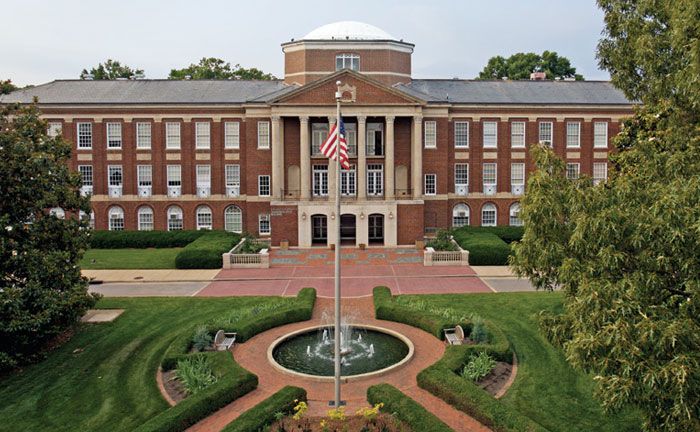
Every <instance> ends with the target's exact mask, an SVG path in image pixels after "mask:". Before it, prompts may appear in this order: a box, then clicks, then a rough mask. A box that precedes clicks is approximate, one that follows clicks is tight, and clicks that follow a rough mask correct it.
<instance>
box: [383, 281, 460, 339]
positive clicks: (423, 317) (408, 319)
mask: <svg viewBox="0 0 700 432" xmlns="http://www.w3.org/2000/svg"><path fill="white" fill-rule="evenodd" d="M373 294H374V314H375V316H376V317H377V319H383V320H387V321H396V322H400V323H404V324H408V325H411V326H413V327H418V328H419V329H421V330H425V331H426V332H428V333H430V334H432V335H433V336H435V337H437V338H438V339H442V337H443V335H442V330H443V329H445V328H448V327H454V324H453V323H452V322H453V321H452V319H451V318H448V317H444V316H439V315H433V314H427V313H419V314H416V313H415V311H414V310H412V309H409V308H406V307H404V306H402V305H399V304H397V303H396V302H395V301H394V300H393V297H392V295H391V290H389V288H387V287H375V288H374V290H373Z"/></svg>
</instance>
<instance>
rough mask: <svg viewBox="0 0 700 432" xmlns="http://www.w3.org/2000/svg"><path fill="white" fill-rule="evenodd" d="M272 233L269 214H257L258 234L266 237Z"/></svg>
mask: <svg viewBox="0 0 700 432" xmlns="http://www.w3.org/2000/svg"><path fill="white" fill-rule="evenodd" d="M271 233H272V223H271V221H270V214H269V213H260V214H258V234H259V235H261V236H262V235H264V236H268V235H270V234H271Z"/></svg>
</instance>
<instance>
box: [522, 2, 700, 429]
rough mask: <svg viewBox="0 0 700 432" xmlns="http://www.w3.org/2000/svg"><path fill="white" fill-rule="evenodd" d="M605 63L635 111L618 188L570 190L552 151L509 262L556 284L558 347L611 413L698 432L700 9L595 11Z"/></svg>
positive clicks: (541, 153) (543, 284) (623, 138)
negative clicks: (634, 410)
mask: <svg viewBox="0 0 700 432" xmlns="http://www.w3.org/2000/svg"><path fill="white" fill-rule="evenodd" d="M598 3H599V5H600V7H601V8H602V9H603V11H604V12H605V23H606V30H605V33H604V38H603V39H602V40H601V41H600V44H599V51H598V56H599V61H600V65H601V66H602V67H603V68H605V69H607V70H608V71H609V72H610V74H611V77H612V80H613V82H614V83H615V84H616V85H618V86H619V87H620V88H621V89H622V90H623V91H624V92H625V93H626V94H627V96H628V97H630V98H633V99H637V100H640V101H641V102H643V103H644V106H643V107H641V108H639V109H638V110H637V112H636V114H635V115H634V117H633V118H631V119H629V120H627V121H625V123H624V127H623V129H622V132H621V133H620V134H619V135H618V136H617V137H616V138H615V139H614V144H615V146H616V148H617V150H618V152H617V154H615V155H614V156H612V157H611V162H612V168H611V176H610V179H609V180H608V181H607V182H606V183H604V184H600V185H598V186H593V185H592V184H591V183H590V182H589V180H587V179H582V180H579V181H574V182H572V181H567V180H565V179H564V168H563V162H562V161H561V160H559V159H557V158H556V157H555V156H554V155H553V154H552V153H551V151H550V150H547V149H544V148H541V149H538V150H536V151H535V152H534V154H535V157H536V161H537V166H538V170H537V172H536V173H534V174H533V175H532V176H531V177H530V180H529V182H528V192H527V194H526V195H525V197H524V198H523V200H522V203H521V218H522V219H523V221H524V223H525V234H524V236H523V239H522V242H520V243H519V244H517V245H516V246H515V257H514V259H513V262H512V264H513V265H514V267H515V269H516V271H517V272H518V274H519V275H521V276H527V277H529V278H530V279H531V280H532V281H533V283H534V284H535V285H536V286H537V287H539V288H548V289H551V288H553V287H555V286H559V287H561V289H562V290H563V292H564V294H565V300H564V312H563V313H562V314H560V315H543V317H542V321H541V322H542V326H543V329H544V330H545V331H546V332H547V334H548V335H549V337H550V339H551V340H552V341H553V342H555V343H559V344H561V346H562V347H563V349H564V352H565V354H566V356H567V359H568V360H569V361H570V362H571V363H572V364H573V365H574V366H576V367H580V368H582V369H584V370H587V371H589V372H591V373H592V374H593V376H594V377H595V380H596V382H597V395H598V397H599V398H600V399H601V401H602V402H603V405H604V406H605V407H606V408H608V409H611V410H615V409H619V408H621V407H623V406H625V405H634V406H636V407H638V408H639V409H640V410H641V411H642V413H643V415H644V429H645V430H647V431H669V432H681V431H683V432H685V431H696V430H700V253H699V252H698V251H700V61H699V60H698V59H699V58H700V3H698V2H697V1H696V0H676V1H674V2H659V1H657V0H599V2H598Z"/></svg>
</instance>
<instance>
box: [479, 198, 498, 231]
mask: <svg viewBox="0 0 700 432" xmlns="http://www.w3.org/2000/svg"><path fill="white" fill-rule="evenodd" d="M481 226H496V206H495V205H493V204H491V203H487V204H484V206H483V207H482V208H481Z"/></svg>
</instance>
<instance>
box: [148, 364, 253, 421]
mask: <svg viewBox="0 0 700 432" xmlns="http://www.w3.org/2000/svg"><path fill="white" fill-rule="evenodd" d="M207 355H208V356H209V358H210V359H211V360H212V367H213V369H214V372H215V373H216V374H217V375H219V379H218V381H217V382H216V383H215V384H212V385H211V386H209V387H207V388H206V389H204V390H202V391H201V392H199V393H197V394H195V395H191V396H189V397H187V398H185V399H184V400H183V401H182V402H180V403H178V404H177V405H175V406H173V407H170V408H168V409H167V410H165V411H163V412H162V413H160V414H158V415H157V416H155V417H153V418H151V419H150V420H148V421H147V422H146V423H144V424H142V425H141V426H140V427H138V428H137V429H136V431H138V432H180V431H184V430H185V429H187V428H188V427H190V426H192V425H193V424H195V423H197V422H198V421H200V420H202V419H204V418H206V417H207V416H209V415H210V414H212V413H214V412H216V411H218V410H219V409H221V408H223V407H224V406H226V405H228V404H229V403H231V402H233V401H234V400H236V399H238V398H239V397H241V396H243V395H245V394H246V393H249V392H251V391H253V390H254V389H255V388H256V387H257V386H258V377H257V376H255V375H253V374H252V373H250V372H248V371H247V370H245V369H243V368H242V367H241V366H239V365H238V364H237V363H236V362H235V361H234V360H233V357H231V355H230V354H229V353H228V352H216V353H211V354H207Z"/></svg>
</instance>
